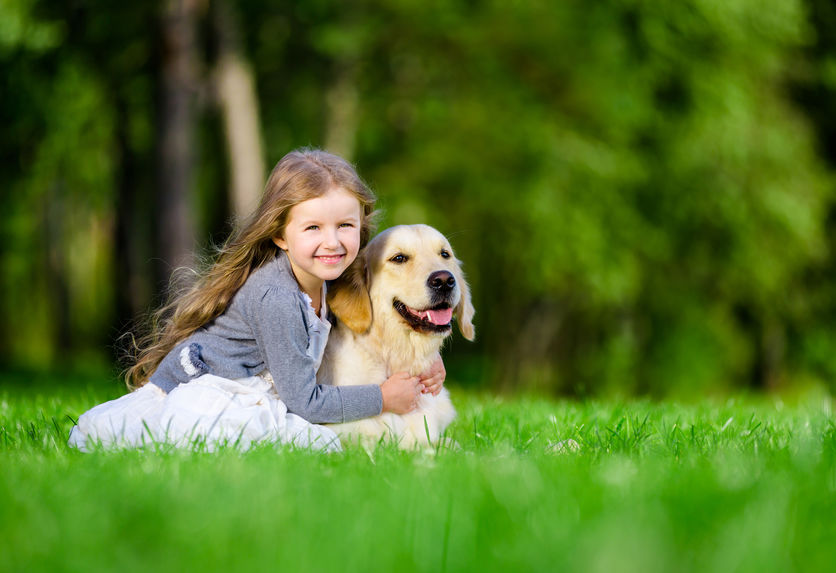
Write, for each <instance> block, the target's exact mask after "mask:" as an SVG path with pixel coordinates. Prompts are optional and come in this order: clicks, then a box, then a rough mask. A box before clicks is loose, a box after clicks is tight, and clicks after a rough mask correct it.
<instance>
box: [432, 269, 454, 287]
mask: <svg viewBox="0 0 836 573" xmlns="http://www.w3.org/2000/svg"><path fill="white" fill-rule="evenodd" d="M427 285H428V286H429V287H430V288H431V289H433V290H436V291H439V292H447V291H449V290H452V288H453V287H454V286H456V279H455V278H453V275H452V274H451V273H449V272H447V271H435V272H434V273H432V274H431V275H430V278H428V279H427Z"/></svg>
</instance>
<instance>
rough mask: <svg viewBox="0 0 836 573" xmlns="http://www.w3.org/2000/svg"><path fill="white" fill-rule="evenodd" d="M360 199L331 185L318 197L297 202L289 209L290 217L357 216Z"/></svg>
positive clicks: (345, 190) (360, 208)
mask: <svg viewBox="0 0 836 573" xmlns="http://www.w3.org/2000/svg"><path fill="white" fill-rule="evenodd" d="M361 211H362V206H361V205H360V200H359V199H358V198H357V196H356V195H354V193H352V192H351V191H348V190H347V189H344V188H342V187H332V188H331V189H329V190H328V191H326V192H325V193H324V194H323V195H320V196H319V197H313V198H311V199H307V200H305V201H302V202H301V203H297V204H296V205H294V206H293V208H292V209H291V210H290V218H291V219H296V218H316V217H331V216H333V217H348V216H359V214H360V212H361Z"/></svg>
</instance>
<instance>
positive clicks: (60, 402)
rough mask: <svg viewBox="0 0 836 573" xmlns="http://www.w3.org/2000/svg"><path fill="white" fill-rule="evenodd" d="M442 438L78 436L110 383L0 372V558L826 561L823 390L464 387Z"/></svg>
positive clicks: (831, 494)
mask: <svg viewBox="0 0 836 573" xmlns="http://www.w3.org/2000/svg"><path fill="white" fill-rule="evenodd" d="M450 386H452V387H453V390H454V392H453V401H454V403H456V405H457V407H458V409H459V418H458V420H457V421H456V422H455V423H454V425H453V426H451V428H450V430H449V432H448V435H449V436H450V437H451V438H452V439H453V440H455V442H457V444H458V446H449V447H447V446H445V447H441V448H439V449H438V451H437V452H435V453H428V452H419V451H414V452H403V451H399V450H397V449H396V448H393V447H391V446H380V447H378V448H377V449H376V450H374V451H372V452H367V451H365V450H363V449H360V448H357V447H350V448H348V449H347V450H346V451H345V452H343V453H341V454H333V455H322V454H316V453H312V452H307V451H293V450H291V449H288V448H274V447H270V446H263V447H259V448H257V449H255V450H253V451H250V452H247V453H239V452H236V451H234V450H223V451H220V452H217V453H214V454H208V453H202V452H182V451H130V452H112V453H96V454H81V453H79V452H76V451H74V450H71V449H69V448H68V447H67V446H66V445H65V441H66V436H67V434H68V432H69V429H70V427H71V426H72V422H71V421H70V417H77V416H78V415H79V414H80V413H82V412H83V411H84V410H85V409H87V408H89V407H90V406H92V405H94V404H96V403H98V402H100V401H102V400H105V399H110V398H113V397H116V396H118V395H119V392H120V390H119V388H118V386H117V385H116V383H114V382H106V381H97V382H95V383H87V382H80V381H78V380H69V381H66V380H55V379H51V380H43V379H42V380H36V381H34V382H32V383H31V384H30V383H27V382H26V381H24V380H22V379H21V378H20V377H19V376H12V377H8V376H7V377H5V378H3V377H0V571H3V572H5V571H51V572H52V571H84V572H93V571H143V572H145V571H148V570H149V569H150V570H153V571H193V570H194V571H204V570H211V571H294V572H297V571H371V570H375V571H426V572H436V571H461V570H473V571H518V570H519V571H607V572H610V571H642V572H647V571H700V572H702V571H758V572H762V571H793V570H798V571H830V570H833V565H834V563H836V519H834V516H836V423H834V421H833V415H832V412H831V408H832V400H831V399H830V398H826V397H822V396H819V397H806V398H803V399H798V400H793V401H790V400H787V401H786V403H784V402H782V401H781V400H779V399H777V398H774V397H755V398H744V397H738V398H733V399H722V400H711V401H709V400H706V401H704V402H700V403H696V404H680V403H676V402H671V401H667V402H650V401H618V402H616V401H612V402H606V401H603V402H602V401H598V402H593V401H584V402H578V401H556V400H548V399H544V398H531V397H519V398H497V397H492V396H489V395H478V396H474V395H470V394H467V393H465V392H463V391H462V390H456V387H455V382H454V381H453V382H451V383H450Z"/></svg>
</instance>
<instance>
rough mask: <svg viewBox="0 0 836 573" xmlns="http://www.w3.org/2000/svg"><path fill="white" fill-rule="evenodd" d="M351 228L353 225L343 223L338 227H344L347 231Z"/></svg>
mask: <svg viewBox="0 0 836 573" xmlns="http://www.w3.org/2000/svg"><path fill="white" fill-rule="evenodd" d="M353 226H354V223H343V224H341V225H340V227H346V228H349V229H350V228H351V227H353Z"/></svg>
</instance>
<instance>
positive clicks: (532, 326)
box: [0, 0, 836, 395]
mask: <svg viewBox="0 0 836 573" xmlns="http://www.w3.org/2000/svg"><path fill="white" fill-rule="evenodd" d="M80 6H81V8H80V9H79V10H78V11H75V12H73V11H71V10H70V9H69V8H66V7H65V6H64V4H63V3H58V2H50V1H46V0H45V1H42V2H15V3H12V4H8V6H6V5H4V7H3V8H2V9H3V10H4V11H5V12H6V13H7V15H9V16H10V18H7V19H4V18H0V20H4V22H6V23H4V24H3V26H5V28H0V46H2V50H0V65H2V66H3V68H4V71H8V73H7V74H6V76H7V77H13V78H15V82H16V83H15V84H12V83H9V82H7V83H6V84H5V85H4V86H3V91H4V94H3V95H4V99H6V98H5V96H6V94H8V95H9V96H10V97H11V99H10V100H9V101H11V102H13V107H12V111H9V112H5V111H4V112H3V115H2V118H3V119H4V123H5V124H6V125H8V126H9V128H8V129H9V132H8V133H12V134H16V136H17V137H18V138H19V139H20V140H21V141H22V142H23V143H24V145H23V146H22V147H16V146H13V145H9V143H8V142H0V150H2V157H0V169H2V173H3V177H4V179H5V180H6V181H8V182H9V187H10V188H12V189H14V190H15V193H14V195H15V197H14V199H13V200H12V202H11V205H12V206H11V208H10V215H9V216H4V217H3V218H2V223H0V228H2V233H3V237H4V243H5V244H4V246H3V247H2V250H1V251H0V255H1V256H2V259H1V260H0V267H1V268H2V273H3V274H2V276H3V283H2V284H3V286H2V297H0V298H2V300H3V303H2V304H3V307H2V316H3V317H4V320H3V324H4V325H8V326H4V327H3V329H4V332H3V334H2V335H0V349H2V351H3V352H4V353H7V356H8V357H9V359H10V360H11V361H15V362H29V363H31V362H36V361H48V360H49V359H50V357H55V356H57V355H61V354H62V352H63V353H64V354H66V350H67V348H66V346H67V345H66V344H64V346H63V347H62V342H61V341H62V340H63V339H70V340H72V344H71V345H69V347H70V348H71V349H72V350H73V351H74V352H73V353H72V354H76V353H78V352H82V351H84V350H89V349H91V348H102V347H103V346H105V341H103V338H105V337H106V336H107V334H108V333H109V332H112V329H111V324H112V322H113V314H114V311H113V306H114V302H113V301H114V299H115V298H117V297H118V296H119V294H120V293H114V292H113V290H114V288H115V287H114V285H113V281H112V280H109V279H108V278H107V277H109V276H112V275H113V266H114V261H113V258H114V256H115V255H114V252H115V251H114V250H113V248H112V246H111V244H110V243H109V242H108V233H111V234H112V233H113V232H114V231H113V225H112V220H113V210H114V204H115V202H116V200H117V197H118V196H119V194H120V193H122V192H123V191H122V189H121V188H120V187H119V185H121V183H117V181H121V179H120V177H124V175H125V173H126V171H125V170H126V169H127V168H126V162H128V163H131V162H132V163H131V164H132V165H133V166H134V167H133V169H132V170H131V171H130V175H131V178H132V180H134V181H135V182H136V183H135V188H136V191H137V193H138V195H139V198H138V200H137V205H138V206H140V207H138V208H137V211H136V213H135V214H134V217H135V219H136V220H137V221H140V220H141V221H142V224H141V225H139V227H138V228H137V229H138V230H137V232H138V233H146V234H147V235H148V236H150V235H151V234H152V233H151V232H150V231H149V230H148V229H150V228H151V227H152V226H153V224H154V210H153V201H152V200H151V198H152V197H153V188H154V181H153V178H152V177H149V176H148V175H147V174H148V173H153V170H154V163H153V145H154V137H153V135H154V129H155V115H154V105H153V98H154V96H153V88H154V81H155V80H154V78H155V77H156V76H155V74H158V73H159V72H158V70H156V69H155V68H154V66H155V65H156V64H155V59H154V54H155V53H157V52H158V50H159V49H160V48H159V47H155V46H154V44H153V42H154V41H155V40H154V38H155V36H154V34H153V33H151V29H150V26H152V25H153V24H154V22H156V21H157V20H156V18H157V16H158V14H159V10H160V7H159V6H157V5H155V4H154V3H149V4H147V5H143V7H142V8H137V7H134V8H128V7H122V6H118V5H113V4H112V3H105V2H98V1H94V0H89V1H88V2H81V3H80ZM238 10H239V11H240V16H241V18H240V20H241V30H240V32H241V34H240V36H241V38H242V40H244V41H245V43H246V51H247V55H248V56H249V58H250V61H251V64H252V66H253V69H254V71H255V74H256V81H257V86H258V94H259V99H260V105H261V118H262V122H263V131H264V140H265V142H266V144H267V153H268V163H270V164H272V163H274V162H275V161H276V160H277V159H278V158H279V157H280V156H281V155H283V154H284V153H285V152H286V151H288V150H289V149H292V148H294V147H299V146H302V145H309V144H312V145H324V142H325V141H326V140H327V139H328V134H329V133H330V132H331V131H332V130H334V129H336V128H342V127H345V126H341V125H334V122H336V121H343V120H344V119H345V118H343V120H339V119H335V117H334V116H333V115H331V114H330V112H329V111H328V110H329V109H330V108H329V106H330V105H331V102H330V101H329V99H328V98H329V97H332V96H329V94H330V93H331V92H332V88H333V87H334V86H335V85H337V83H338V82H346V81H348V82H350V83H351V84H352V86H351V87H352V89H353V92H352V93H355V94H356V98H357V99H356V107H355V108H352V110H353V111H351V117H350V118H349V121H350V123H352V125H353V127H351V126H349V127H350V128H351V129H352V130H353V132H354V142H353V143H354V146H353V149H354V150H355V152H354V157H353V159H354V160H355V161H356V163H357V164H358V167H359V170H360V172H361V174H362V175H364V177H365V178H366V179H368V180H369V182H370V183H371V184H372V186H373V187H374V188H375V189H376V190H377V192H378V194H379V195H380V198H381V205H382V206H383V207H384V209H385V216H384V218H383V226H387V225H389V224H396V223H413V222H426V223H430V224H433V225H435V226H437V227H439V228H440V229H441V230H442V231H443V232H445V233H446V234H447V235H449V236H450V238H451V241H452V243H453V245H454V247H455V248H456V251H457V255H458V257H459V258H460V259H462V260H463V261H464V263H465V268H466V271H467V275H468V277H469V279H470V281H471V283H472V287H473V292H474V294H475V303H476V308H477V311H478V313H477V333H478V341H477V343H476V344H475V345H465V344H464V343H460V342H459V341H456V343H455V348H454V352H453V353H451V355H450V356H451V358H452V357H453V356H455V357H456V358H457V359H459V363H458V364H456V359H453V361H452V363H451V368H452V369H453V370H454V371H458V372H466V371H468V369H469V368H470V366H468V365H469V364H472V363H473V362H474V361H477V360H485V361H486V363H485V364H484V365H482V366H480V367H479V369H478V370H479V373H480V374H479V376H478V377H477V378H476V379H474V380H473V382H472V383H473V384H480V383H483V382H488V383H492V384H493V385H494V387H499V388H504V389H509V388H514V387H518V386H524V387H528V388H529V389H532V390H549V391H554V392H563V393H576V394H604V393H610V392H619V393H625V394H626V393H641V394H654V395H664V394H669V393H674V394H700V393H704V392H709V391H716V390H719V389H722V388H728V387H746V386H755V387H776V386H781V385H786V384H791V383H793V382H795V381H799V380H803V381H807V382H810V383H813V384H821V385H827V386H830V387H831V388H832V387H833V381H834V380H836V377H834V372H836V359H834V356H836V353H834V352H832V344H831V342H832V341H833V340H834V339H836V334H834V330H833V324H834V320H833V319H834V317H836V294H834V288H833V286H832V285H833V284H834V283H833V280H832V279H833V276H834V268H835V267H834V259H833V253H834V250H833V249H834V246H836V245H834V244H833V242H832V236H833V224H834V222H833V221H834V219H833V217H832V215H831V213H832V212H833V209H834V204H836V203H834V179H833V173H832V168H833V163H831V164H830V165H828V164H827V163H826V159H827V158H828V157H830V160H831V162H834V161H836V159H834V157H836V155H833V149H834V147H833V144H832V141H833V140H832V139H827V138H826V133H825V132H824V131H816V130H817V129H818V130H823V129H824V127H822V126H827V125H831V124H830V123H827V122H828V121H829V119H828V118H829V117H830V116H832V114H831V113H828V112H827V111H826V110H830V109H831V108H830V107H829V106H832V103H830V102H831V101H832V100H833V98H832V97H828V96H829V95H832V94H833V90H834V89H836V88H834V84H833V82H832V77H833V73H832V70H833V69H834V68H833V65H832V62H833V58H834V55H833V54H834V53H836V52H834V51H833V50H834V49H836V48H834V46H833V43H832V41H831V40H830V39H829V37H828V36H827V35H826V32H827V29H826V27H824V26H826V24H824V23H826V22H829V21H830V20H828V16H827V14H830V12H828V8H827V3H825V2H819V1H817V0H808V1H807V2H803V1H801V0H791V1H786V0H769V1H767V2H766V3H764V2H754V1H751V0H734V1H729V2H720V1H716V0H689V1H687V2H675V3H671V2H638V1H635V0H619V1H609V2H598V3H595V4H594V5H589V3H583V2H558V3H555V2H517V3H507V2H482V3H475V4H474V3H466V2H440V1H430V2H429V3H428V2H412V1H407V0H356V1H353V2H348V3H346V2H333V1H332V0H317V1H314V2H302V3H291V2H285V3H279V4H276V3H274V2H265V1H263V0H257V1H253V2H247V3H243V4H241V5H239V6H238ZM11 16H13V17H11ZM65 22H66V23H65ZM820 26H821V28H820ZM24 29H25V30H29V29H32V30H34V29H38V30H42V32H39V34H40V35H38V34H34V35H31V34H24V33H23V32H21V30H24ZM203 36H205V37H203V38H202V44H201V45H206V46H208V47H206V49H205V50H204V51H205V52H206V53H205V54H204V56H205V58H206V60H207V62H206V63H207V64H210V63H211V58H212V55H211V52H212V47H211V43H212V42H211V37H210V36H211V35H210V34H209V33H208V32H206V31H205V30H203ZM38 37H44V38H47V39H46V40H43V41H41V40H38V41H37V42H35V43H34V44H31V42H29V40H28V39H27V38H38ZM32 42H34V40H32ZM99 64H102V65H99ZM799 86H801V88H799ZM802 88H803V89H802ZM799 90H800V91H801V92H803V93H802V95H801V96H799V95H798V94H799V93H800V91H799ZM804 90H807V91H804ZM805 94H806V95H805ZM802 96H803V97H802ZM201 101H204V100H201ZM204 103H205V101H204ZM4 105H5V104H4ZM206 115H207V116H208V119H205V120H204V121H203V123H202V124H201V128H200V130H199V145H200V151H201V152H202V153H203V156H200V157H199V160H198V165H197V168H198V174H197V175H198V176H197V181H198V183H199V187H200V193H199V196H198V201H197V202H198V204H199V205H198V206H197V208H198V210H200V212H201V213H202V217H201V218H200V220H201V221H202V224H203V229H202V230H201V237H202V238H203V242H204V243H206V242H208V238H210V237H211V238H212V239H213V240H215V241H216V242H217V241H218V237H220V236H222V234H223V233H224V232H225V231H226V230H227V229H228V226H227V223H226V221H225V220H224V216H223V209H220V208H218V207H217V206H218V204H220V203H223V197H220V196H219V190H220V189H222V188H223V186H224V182H223V178H225V177H226V171H225V169H224V168H223V167H222V166H221V163H222V161H220V160H219V158H218V157H216V156H218V155H220V154H221V153H222V149H223V146H222V145H221V144H220V143H219V139H218V133H217V132H218V122H216V121H215V122H213V119H212V117H211V114H206ZM811 118H812V120H813V121H811ZM123 131H124V132H125V133H124V134H123V135H120V133H121V132H123ZM817 136H819V137H818V139H817ZM120 138H122V139H124V141H125V142H127V143H125V144H123V145H122V146H121V147H120V146H119V145H115V143H114V140H115V139H116V140H119V139H120ZM119 149H121V151H119V152H117V150H119ZM128 160H130V161H128ZM49 193H53V195H55V194H57V195H60V201H61V202H62V203H61V204H62V205H66V210H67V212H68V213H71V216H70V217H67V219H66V220H63V219H62V220H61V226H60V227H56V223H54V222H50V221H46V222H44V221H43V219H42V218H38V216H36V215H33V213H35V212H38V209H37V208H34V206H36V205H39V204H41V203H42V202H43V201H45V200H46V201H48V202H49V201H53V202H54V201H55V199H50V197H52V196H51V195H48V194H49ZM62 208H63V207H62ZM44 226H46V228H47V229H49V230H51V233H52V234H51V235H48V236H47V237H45V236H44V235H43V234H42V233H39V232H38V229H40V228H43V227H44ZM56 228H57V229H58V231H56ZM142 229H145V231H143V230H142ZM143 236H145V235H143ZM52 237H54V238H52ZM829 237H831V238H829ZM146 242H147V241H146ZM138 243H140V244H143V241H142V240H139V241H138ZM54 244H60V249H59V250H60V251H61V252H63V256H62V257H58V258H59V259H60V260H66V262H65V266H64V271H62V273H61V274H62V276H63V275H66V276H67V277H68V279H67V281H66V282H67V284H66V285H65V288H64V291H65V292H66V298H67V300H66V303H65V305H64V306H66V307H67V308H69V309H71V312H70V316H69V317H67V318H65V319H61V318H60V308H61V307H62V305H61V304H57V303H55V302H54V298H55V296H54V295H53V294H52V291H51V290H50V289H49V285H51V284H54V281H53V277H52V276H51V275H50V274H49V272H47V271H44V270H43V269H45V268H46V269H49V268H52V267H50V265H49V264H47V262H48V261H49V260H51V259H50V258H49V257H50V256H53V258H54V257H55V256H56V255H55V253H53V254H52V255H50V249H51V250H52V251H55V250H56V247H54V246H50V245H54ZM139 250H140V251H141V252H136V253H133V256H134V257H135V259H136V260H138V261H141V262H142V263H141V264H145V265H146V266H147V265H148V261H150V260H151V259H152V258H153V256H154V253H153V252H151V249H150V248H148V247H145V248H144V250H143V249H139ZM58 254H60V253H58ZM141 264H140V266H141ZM149 274H150V273H149ZM20 284H26V285H29V286H30V287H31V288H27V289H23V291H22V292H21V289H20V288H19V286H18V285H20ZM155 289H158V285H152V284H150V283H149V285H146V287H145V290H144V291H143V292H145V298H144V300H145V301H146V302H147V303H149V304H150V302H151V299H152V297H151V294H150V293H152V292H154V290H155ZM23 309H27V310H26V311H24V310H23ZM62 321H63V322H62ZM61 324H64V326H61ZM119 326H122V325H119ZM62 330H63V331H65V334H64V335H63V338H62V336H61V331H62ZM56 331H57V332H56Z"/></svg>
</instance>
